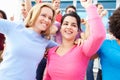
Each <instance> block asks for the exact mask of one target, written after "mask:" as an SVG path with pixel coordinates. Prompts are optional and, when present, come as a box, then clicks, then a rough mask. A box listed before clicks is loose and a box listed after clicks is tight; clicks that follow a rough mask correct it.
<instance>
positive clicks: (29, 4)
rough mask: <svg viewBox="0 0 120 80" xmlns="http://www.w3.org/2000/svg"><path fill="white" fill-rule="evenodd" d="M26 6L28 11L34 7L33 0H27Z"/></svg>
mask: <svg viewBox="0 0 120 80" xmlns="http://www.w3.org/2000/svg"><path fill="white" fill-rule="evenodd" d="M25 8H26V10H27V12H29V11H30V9H31V8H32V3H31V0H25Z"/></svg>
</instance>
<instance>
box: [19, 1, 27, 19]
mask: <svg viewBox="0 0 120 80" xmlns="http://www.w3.org/2000/svg"><path fill="white" fill-rule="evenodd" d="M21 14H22V16H23V18H24V19H25V18H26V16H27V14H28V12H27V10H26V8H25V2H23V3H22V4H21Z"/></svg>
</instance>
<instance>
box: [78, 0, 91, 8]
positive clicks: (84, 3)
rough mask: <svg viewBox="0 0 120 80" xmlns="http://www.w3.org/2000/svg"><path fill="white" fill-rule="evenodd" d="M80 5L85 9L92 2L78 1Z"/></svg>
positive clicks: (87, 0) (88, 0) (89, 0)
mask: <svg viewBox="0 0 120 80" xmlns="http://www.w3.org/2000/svg"><path fill="white" fill-rule="evenodd" d="M80 3H81V5H82V6H83V7H84V8H87V7H88V6H89V5H91V4H92V0H80Z"/></svg>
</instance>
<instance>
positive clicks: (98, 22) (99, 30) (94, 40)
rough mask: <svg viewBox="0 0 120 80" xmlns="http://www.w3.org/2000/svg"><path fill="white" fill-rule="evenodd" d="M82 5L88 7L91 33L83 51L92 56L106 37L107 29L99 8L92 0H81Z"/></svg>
mask: <svg viewBox="0 0 120 80" xmlns="http://www.w3.org/2000/svg"><path fill="white" fill-rule="evenodd" d="M80 2H81V5H82V6H83V7H84V8H85V9H86V12H87V15H88V24H89V27H90V35H89V37H88V39H87V40H85V42H84V44H83V48H82V50H83V52H84V53H85V55H86V56H88V57H91V56H92V55H93V54H95V53H96V52H97V50H98V49H99V47H100V46H101V44H102V42H103V41H104V39H105V35H106V33H105V29H104V25H103V23H102V19H101V17H100V16H99V15H98V13H97V8H96V6H94V5H93V4H92V0H87V1H86V0H80Z"/></svg>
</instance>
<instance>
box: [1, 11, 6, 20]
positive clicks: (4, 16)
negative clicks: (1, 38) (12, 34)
mask: <svg viewBox="0 0 120 80" xmlns="http://www.w3.org/2000/svg"><path fill="white" fill-rule="evenodd" d="M0 19H7V15H6V13H5V12H4V11H3V10H0Z"/></svg>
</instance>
